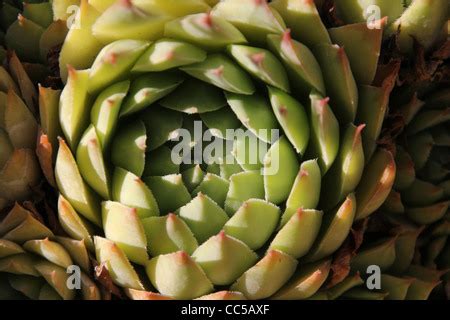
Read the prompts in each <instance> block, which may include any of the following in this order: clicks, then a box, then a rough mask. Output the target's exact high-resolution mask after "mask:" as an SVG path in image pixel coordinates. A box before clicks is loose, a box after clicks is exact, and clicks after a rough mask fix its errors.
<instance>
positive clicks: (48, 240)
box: [0, 204, 101, 300]
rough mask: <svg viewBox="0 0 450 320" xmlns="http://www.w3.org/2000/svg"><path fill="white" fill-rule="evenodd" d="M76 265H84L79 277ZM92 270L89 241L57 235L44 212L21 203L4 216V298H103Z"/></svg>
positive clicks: (0, 227)
mask: <svg viewBox="0 0 450 320" xmlns="http://www.w3.org/2000/svg"><path fill="white" fill-rule="evenodd" d="M73 266H78V267H79V268H80V269H79V270H78V271H79V278H78V279H75V278H74V279H71V273H70V272H69V271H70V270H71V269H70V268H71V267H73ZM91 272H92V270H91V266H90V260H89V253H88V249H87V246H86V243H85V241H83V240H74V239H72V238H69V237H65V236H57V235H55V234H54V233H53V232H52V231H51V230H50V229H49V228H47V227H46V226H45V225H44V224H43V222H42V217H41V216H40V215H38V214H37V213H34V212H32V211H29V210H27V209H25V208H24V207H22V206H20V205H17V204H16V205H15V206H14V207H13V209H11V211H10V212H9V213H8V214H6V215H5V216H3V217H2V219H1V222H0V288H1V290H0V300H4V299H33V300H62V299H64V300H71V299H74V298H76V297H77V296H78V295H79V296H80V297H82V298H83V299H86V300H99V299H100V298H101V294H100V290H99V289H98V287H97V285H96V284H95V282H94V281H92V280H91V278H90V276H89V275H90V274H91ZM75 276H77V275H75ZM77 281H79V283H78V284H77ZM77 286H79V287H78V288H77ZM77 289H78V290H77ZM78 291H79V293H78Z"/></svg>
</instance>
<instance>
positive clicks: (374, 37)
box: [328, 19, 386, 85]
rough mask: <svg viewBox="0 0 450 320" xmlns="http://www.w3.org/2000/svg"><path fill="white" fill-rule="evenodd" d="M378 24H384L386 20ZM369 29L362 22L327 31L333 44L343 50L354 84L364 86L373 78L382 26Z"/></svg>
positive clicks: (379, 48) (365, 23) (381, 36)
mask: <svg viewBox="0 0 450 320" xmlns="http://www.w3.org/2000/svg"><path fill="white" fill-rule="evenodd" d="M380 23H382V24H385V23H386V19H385V20H383V21H382V22H380ZM370 27H371V26H370V25H369V24H368V23H367V22H364V23H358V24H351V25H346V26H343V27H338V28H331V29H329V30H328V32H329V33H330V36H331V40H332V41H333V43H336V44H338V45H339V46H341V47H344V48H345V52H346V53H347V56H348V60H349V61H350V66H351V70H352V72H353V75H354V77H355V80H356V82H357V83H358V84H364V85H370V84H372V82H373V79H374V78H375V73H376V71H377V65H378V58H379V56H380V50H381V40H382V38H383V26H380V28H370ZM361 57H364V59H361Z"/></svg>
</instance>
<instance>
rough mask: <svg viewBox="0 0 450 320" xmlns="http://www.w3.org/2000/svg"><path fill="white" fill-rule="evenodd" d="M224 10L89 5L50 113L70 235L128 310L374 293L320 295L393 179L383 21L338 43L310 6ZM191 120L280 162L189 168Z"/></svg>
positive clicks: (301, 2) (171, 4) (196, 1)
mask: <svg viewBox="0 0 450 320" xmlns="http://www.w3.org/2000/svg"><path fill="white" fill-rule="evenodd" d="M212 2H214V3H209V4H208V3H207V2H206V1H202V0H189V1H182V2H180V1H158V0H151V1H150V0H142V1H141V0H136V1H126V0H121V1H117V2H115V1H94V0H92V1H82V2H81V7H80V10H79V12H78V15H77V17H76V19H75V23H74V25H76V26H77V27H76V28H72V29H71V30H70V31H69V33H68V35H67V38H66V40H65V43H64V45H63V47H62V50H61V56H60V66H61V75H62V78H63V80H64V81H66V82H67V83H66V86H65V88H64V89H63V90H62V92H61V93H60V98H59V103H58V101H57V100H58V99H57V98H56V99H53V100H52V103H48V106H47V108H46V111H45V112H43V116H44V117H46V119H53V120H54V119H55V117H58V116H59V123H60V125H61V128H62V131H63V136H62V138H61V139H59V150H58V152H57V156H56V164H55V177H56V182H57V185H58V187H59V190H60V192H61V196H60V206H59V219H60V221H61V224H62V226H63V228H64V229H65V231H66V232H67V233H68V234H69V235H71V236H72V237H74V238H76V239H93V240H89V241H93V246H94V247H95V253H96V256H97V260H98V262H99V263H101V264H103V265H104V266H105V267H106V268H107V269H108V271H109V274H110V276H111V278H112V280H113V282H114V283H115V284H116V285H118V286H120V287H122V288H124V289H125V290H126V293H127V294H128V295H129V296H130V297H131V298H136V299H156V298H175V299H192V298H204V299H220V298H222V299H231V298H237V299H243V298H248V299H264V298H274V299H307V298H311V297H315V298H337V297H339V296H341V295H342V294H343V293H345V292H346V291H348V290H349V289H350V288H352V287H354V286H357V285H360V284H361V283H362V280H361V278H359V275H357V274H356V275H351V276H349V277H348V278H347V279H345V280H344V281H343V282H342V283H339V284H338V285H337V286H335V287H334V288H331V289H330V290H328V291H327V292H325V293H324V291H320V289H321V288H324V284H325V283H326V280H327V278H328V275H329V273H330V269H331V264H332V256H333V254H334V253H335V252H336V251H337V250H338V248H339V247H340V246H341V245H342V243H343V242H344V241H345V239H346V238H347V236H348V235H349V233H350V230H351V227H352V224H353V223H354V221H358V220H362V219H365V218H367V217H368V216H370V215H371V214H372V213H373V212H374V211H376V210H377V209H378V208H379V207H380V206H381V205H382V203H383V202H384V201H385V199H386V197H387V196H388V194H389V192H390V190H391V187H392V185H393V183H394V180H395V172H396V164H395V161H394V157H393V155H392V154H391V152H389V151H387V150H385V149H381V148H377V144H376V141H377V139H378V137H379V135H380V132H381V128H382V124H383V120H384V117H385V114H386V110H387V106H388V103H389V95H390V92H391V90H392V88H393V82H394V81H392V79H395V77H396V72H397V71H398V69H395V68H393V69H392V70H391V72H389V73H383V72H378V73H377V65H378V58H379V54H380V50H381V42H382V39H383V27H384V26H385V25H386V20H385V19H383V20H381V21H380V24H381V28H375V29H372V28H369V26H368V24H367V23H366V22H360V23H355V24H348V25H344V26H341V27H336V28H331V29H328V30H327V29H326V27H325V26H324V24H323V22H322V20H321V17H320V15H319V12H318V10H317V8H316V6H315V3H314V2H313V1H308V0H279V1H272V2H271V3H270V4H268V3H267V2H266V1H254V0H248V1H235V0H227V1H223V2H220V3H217V4H216V3H215V2H216V1H212ZM210 5H215V6H213V7H212V8H211V7H210ZM355 39H358V40H360V41H358V42H357V41H355ZM81 44H82V45H81ZM344 46H345V48H344ZM75 48H77V49H76V50H75ZM361 56H364V57H365V59H360V57H361ZM381 71H383V70H381ZM53 93H55V95H56V96H58V95H59V92H53ZM41 111H42V110H41ZM195 121H201V122H202V123H203V125H204V126H205V127H206V128H208V129H210V132H211V134H212V136H213V138H215V139H222V140H226V138H227V137H226V134H225V133H226V130H227V129H240V128H241V129H242V128H243V129H246V130H249V131H250V132H252V133H253V134H254V135H256V136H257V138H258V139H259V141H261V142H262V143H263V144H264V143H265V144H267V145H268V149H269V150H268V151H267V153H266V154H265V156H264V159H263V160H262V161H260V162H257V163H251V162H250V161H249V159H248V158H246V157H243V158H242V157H239V153H238V152H234V153H231V156H233V154H234V157H235V158H236V159H235V160H236V162H235V163H232V164H230V163H229V162H227V161H223V160H224V159H221V160H222V161H216V162H213V163H209V164H207V165H205V164H204V163H202V164H195V163H194V164H181V165H177V164H175V163H174V161H172V159H171V155H172V151H173V148H174V143H173V141H172V140H173V138H176V137H177V135H179V131H178V130H179V129H188V130H190V131H195V130H194V129H195ZM47 122H48V123H53V124H54V122H52V121H47ZM261 129H265V130H268V131H267V132H271V131H270V130H273V129H279V130H280V131H281V132H282V134H281V137H280V138H279V139H278V140H276V141H272V139H271V138H270V137H269V136H267V135H261V134H259V133H260V132H261V131H260V130H261ZM49 131H51V130H49ZM55 132H56V130H55V131H54V132H53V133H51V132H49V141H52V143H51V144H50V145H53V147H54V149H56V140H57V137H56V134H55ZM198 143H199V141H197V140H195V139H194V140H193V141H192V147H193V148H195V146H196V145H197V144H198ZM231 143H232V144H233V145H234V151H239V150H241V149H244V150H245V148H246V146H245V143H242V141H239V140H236V141H233V140H231ZM227 159H228V158H227ZM219 160H220V159H219ZM274 162H277V163H276V164H277V166H278V168H279V170H278V171H277V172H276V173H275V174H269V173H268V170H269V169H270V168H271V166H272V165H273V164H274ZM365 167H367V169H366V170H364V169H365ZM61 204H64V205H61ZM90 225H95V226H97V227H99V228H100V229H101V230H103V233H96V234H93V233H91V232H89V231H88V230H89V229H90V228H89V226H90ZM92 237H93V238H92ZM148 280H150V281H148ZM379 296H380V297H384V295H383V294H379Z"/></svg>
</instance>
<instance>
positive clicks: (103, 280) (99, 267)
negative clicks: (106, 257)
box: [91, 260, 123, 300]
mask: <svg viewBox="0 0 450 320" xmlns="http://www.w3.org/2000/svg"><path fill="white" fill-rule="evenodd" d="M91 261H92V263H93V265H94V270H95V279H96V280H97V281H98V283H100V285H101V287H102V291H104V293H106V297H105V296H103V297H104V298H108V297H109V299H107V300H111V299H112V297H111V295H114V296H116V297H118V298H120V299H123V295H122V292H121V291H120V289H119V287H117V286H116V285H115V284H114V282H113V280H112V278H111V275H110V274H109V271H108V269H107V268H106V265H105V264H104V263H102V264H98V262H97V261H95V260H91Z"/></svg>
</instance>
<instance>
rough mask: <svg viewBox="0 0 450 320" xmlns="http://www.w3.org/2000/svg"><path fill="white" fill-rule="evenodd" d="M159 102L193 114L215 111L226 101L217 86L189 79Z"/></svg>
mask: <svg viewBox="0 0 450 320" xmlns="http://www.w3.org/2000/svg"><path fill="white" fill-rule="evenodd" d="M192 92H195V93H196V94H192ZM160 104H161V105H162V106H163V107H165V108H169V109H172V110H174V111H180V112H184V113H187V114H194V113H204V112H211V111H217V110H219V109H221V108H223V107H224V106H225V105H226V101H225V99H224V97H223V94H222V92H221V90H219V89H218V88H215V87H213V86H211V85H209V84H206V83H204V82H202V81H199V80H194V79H190V80H188V81H185V82H184V83H183V84H181V85H180V86H179V87H178V88H177V89H176V90H175V91H174V92H172V93H171V94H170V95H168V96H167V97H165V98H164V99H162V100H161V101H160Z"/></svg>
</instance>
